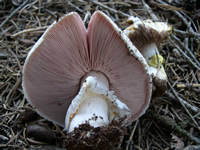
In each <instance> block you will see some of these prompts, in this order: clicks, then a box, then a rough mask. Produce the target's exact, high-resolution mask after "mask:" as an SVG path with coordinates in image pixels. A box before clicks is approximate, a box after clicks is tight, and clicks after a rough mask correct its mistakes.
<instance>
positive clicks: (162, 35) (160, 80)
mask: <svg viewBox="0 0 200 150" xmlns="http://www.w3.org/2000/svg"><path fill="white" fill-rule="evenodd" d="M128 21H129V22H132V24H131V25H130V26H129V27H127V28H126V29H125V30H124V33H125V34H126V35H127V36H128V37H129V38H130V40H131V41H132V42H133V44H134V45H135V46H136V47H137V48H138V50H139V51H140V52H141V53H142V55H143V56H144V58H145V59H146V61H147V63H148V65H149V68H148V71H149V73H150V74H151V75H152V76H153V87H154V88H153V96H160V95H162V94H164V93H165V91H166V88H167V75H166V73H165V69H164V66H163V62H164V59H163V57H162V56H161V55H160V52H159V50H158V47H159V46H160V43H161V42H163V41H164V40H166V39H167V38H168V36H169V35H170V34H171V33H172V30H173V28H172V26H170V25H168V24H167V23H164V22H153V21H151V20H144V21H142V20H140V19H139V18H137V17H130V18H129V19H128Z"/></svg>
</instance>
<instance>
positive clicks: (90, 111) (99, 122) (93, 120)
mask: <svg viewBox="0 0 200 150" xmlns="http://www.w3.org/2000/svg"><path fill="white" fill-rule="evenodd" d="M83 123H89V124H90V126H93V127H99V126H106V125H108V124H109V120H108V103H107V101H106V100H105V99H104V98H102V97H100V96H94V97H91V98H88V99H86V100H84V102H83V103H82V105H81V106H80V108H79V109H78V112H77V113H76V115H75V116H74V117H73V119H72V120H71V123H70V126H69V132H71V131H73V130H74V128H75V127H78V126H79V125H81V124H83Z"/></svg>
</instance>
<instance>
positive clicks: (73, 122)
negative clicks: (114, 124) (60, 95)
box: [65, 71, 131, 132]
mask: <svg viewBox="0 0 200 150" xmlns="http://www.w3.org/2000/svg"><path fill="white" fill-rule="evenodd" d="M81 83H82V85H81V88H80V91H79V93H78V94H77V96H76V97H75V98H74V99H73V100H72V103H71V105H70V106H69V109H68V111H67V113H66V116H65V128H66V130H68V131H69V132H71V131H73V130H74V128H76V127H79V125H81V124H85V123H88V124H89V125H90V126H93V127H100V126H106V125H108V124H109V123H110V122H111V121H112V120H113V119H116V120H118V119H119V118H123V117H126V119H129V118H130V116H131V112H130V110H129V108H128V107H127V106H126V105H125V104H124V103H122V102H121V101H120V100H119V99H117V97H116V96H115V95H114V92H113V91H110V90H109V81H108V79H107V77H106V76H105V75H104V74H103V73H100V72H96V71H91V72H89V73H87V74H86V75H85V76H84V77H83V79H82V82H81ZM126 119H125V120H124V121H127V120H126Z"/></svg>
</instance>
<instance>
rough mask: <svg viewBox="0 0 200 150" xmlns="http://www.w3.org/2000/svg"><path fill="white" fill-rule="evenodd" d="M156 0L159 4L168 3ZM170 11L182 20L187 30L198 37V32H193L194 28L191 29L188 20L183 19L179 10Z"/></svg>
mask: <svg viewBox="0 0 200 150" xmlns="http://www.w3.org/2000/svg"><path fill="white" fill-rule="evenodd" d="M157 1H158V2H160V3H161V4H165V5H168V4H167V3H165V2H163V1H162V0H157ZM172 12H173V13H175V14H176V15H177V16H178V17H179V18H180V19H181V20H182V21H183V23H184V24H185V25H186V26H187V27H188V29H189V32H191V33H192V34H194V35H198V37H199V34H198V33H196V32H194V30H193V29H192V27H191V26H190V24H189V23H188V21H187V20H186V19H185V17H183V15H182V14H181V13H180V12H179V11H177V10H172Z"/></svg>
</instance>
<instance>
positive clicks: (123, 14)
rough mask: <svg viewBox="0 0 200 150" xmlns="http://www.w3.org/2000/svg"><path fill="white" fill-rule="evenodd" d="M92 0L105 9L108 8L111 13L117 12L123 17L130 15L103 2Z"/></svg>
mask: <svg viewBox="0 0 200 150" xmlns="http://www.w3.org/2000/svg"><path fill="white" fill-rule="evenodd" d="M92 2H93V3H94V4H96V5H98V6H100V7H102V8H105V9H107V10H109V11H110V12H112V13H116V14H119V15H121V16H123V17H130V15H128V14H125V13H124V12H122V11H119V10H116V9H113V8H110V7H108V6H106V5H104V4H102V3H100V2H97V1H94V0H92Z"/></svg>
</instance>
